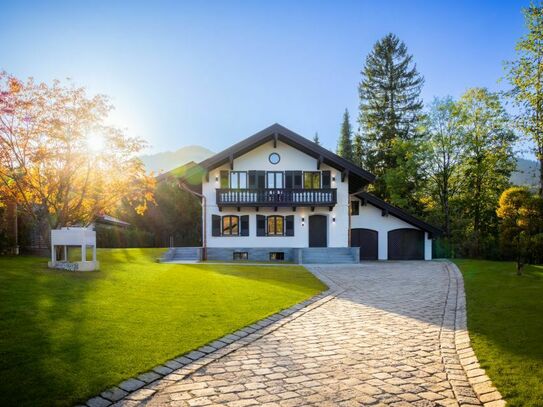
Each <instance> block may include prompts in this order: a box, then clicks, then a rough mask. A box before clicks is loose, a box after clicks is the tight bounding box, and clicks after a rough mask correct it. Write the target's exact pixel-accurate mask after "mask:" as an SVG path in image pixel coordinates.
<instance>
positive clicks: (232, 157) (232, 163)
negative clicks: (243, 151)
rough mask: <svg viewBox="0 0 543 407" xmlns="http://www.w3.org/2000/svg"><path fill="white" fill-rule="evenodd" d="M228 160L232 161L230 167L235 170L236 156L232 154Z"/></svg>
mask: <svg viewBox="0 0 543 407" xmlns="http://www.w3.org/2000/svg"><path fill="white" fill-rule="evenodd" d="M228 161H229V162H230V169H231V170H233V169H234V156H233V155H231V156H230V157H229V158H228Z"/></svg>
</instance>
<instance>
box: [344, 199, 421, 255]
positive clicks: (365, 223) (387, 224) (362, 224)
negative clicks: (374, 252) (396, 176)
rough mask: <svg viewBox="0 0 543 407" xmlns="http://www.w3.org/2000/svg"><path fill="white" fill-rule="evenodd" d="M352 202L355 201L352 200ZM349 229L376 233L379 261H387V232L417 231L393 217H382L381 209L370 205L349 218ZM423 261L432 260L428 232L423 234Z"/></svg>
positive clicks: (362, 207) (361, 207)
mask: <svg viewBox="0 0 543 407" xmlns="http://www.w3.org/2000/svg"><path fill="white" fill-rule="evenodd" d="M353 200H356V199H355V198H353ZM351 227H352V228H353V229H354V228H364V229H372V230H376V231H377V232H378V253H379V254H378V257H379V260H387V259H388V232H389V231H391V230H394V229H400V228H401V229H403V228H408V229H417V230H420V229H419V228H416V227H415V226H413V225H411V224H409V223H407V222H405V221H403V220H401V219H398V218H396V217H395V216H393V215H390V214H389V215H388V216H382V215H381V209H379V208H376V207H375V206H373V205H371V204H367V205H365V206H362V203H360V212H359V215H357V216H352V217H351ZM424 259H425V260H431V259H432V240H431V239H428V232H425V233H424Z"/></svg>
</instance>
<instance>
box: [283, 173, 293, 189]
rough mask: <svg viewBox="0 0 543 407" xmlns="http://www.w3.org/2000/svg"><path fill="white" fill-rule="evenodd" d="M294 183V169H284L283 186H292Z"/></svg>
mask: <svg viewBox="0 0 543 407" xmlns="http://www.w3.org/2000/svg"><path fill="white" fill-rule="evenodd" d="M293 185H294V171H285V188H292V187H293Z"/></svg>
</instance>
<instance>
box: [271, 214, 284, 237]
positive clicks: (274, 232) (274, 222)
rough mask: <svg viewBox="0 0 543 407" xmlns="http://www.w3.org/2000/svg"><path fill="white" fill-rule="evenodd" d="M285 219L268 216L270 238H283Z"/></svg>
mask: <svg viewBox="0 0 543 407" xmlns="http://www.w3.org/2000/svg"><path fill="white" fill-rule="evenodd" d="M283 226H284V225H283V217H282V216H276V215H274V216H268V236H283Z"/></svg>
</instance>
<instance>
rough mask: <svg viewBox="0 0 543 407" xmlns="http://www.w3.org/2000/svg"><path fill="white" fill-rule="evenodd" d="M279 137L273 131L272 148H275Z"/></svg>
mask: <svg viewBox="0 0 543 407" xmlns="http://www.w3.org/2000/svg"><path fill="white" fill-rule="evenodd" d="M278 138H279V135H278V134H277V133H273V148H277V139H278Z"/></svg>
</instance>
